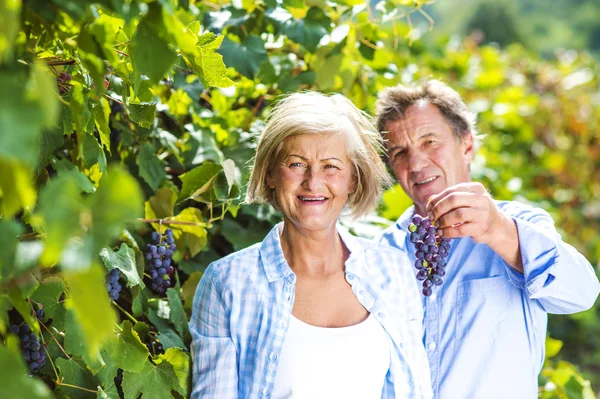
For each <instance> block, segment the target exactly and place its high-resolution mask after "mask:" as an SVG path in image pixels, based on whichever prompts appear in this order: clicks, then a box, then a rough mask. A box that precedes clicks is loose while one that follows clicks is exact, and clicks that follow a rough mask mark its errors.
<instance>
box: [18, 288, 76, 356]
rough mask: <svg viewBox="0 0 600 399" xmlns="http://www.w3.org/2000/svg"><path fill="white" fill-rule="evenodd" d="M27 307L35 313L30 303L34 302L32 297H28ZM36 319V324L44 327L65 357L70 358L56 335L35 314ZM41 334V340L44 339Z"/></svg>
mask: <svg viewBox="0 0 600 399" xmlns="http://www.w3.org/2000/svg"><path fill="white" fill-rule="evenodd" d="M28 302H29V307H30V308H31V310H32V311H33V313H34V314H35V309H34V308H33V305H32V304H31V302H35V301H34V300H33V299H30V300H29V301H28ZM35 304H36V305H38V307H39V303H37V302H35ZM34 317H35V318H36V319H37V321H38V324H39V325H40V326H42V327H44V328H45V329H46V331H48V334H50V336H51V337H52V339H53V340H54V342H56V345H58V347H59V348H60V350H61V351H62V353H63V354H64V355H65V356H66V357H67V359H69V360H71V357H70V356H69V355H68V354H67V351H65V348H63V347H62V346H61V345H60V343H59V342H58V340H57V339H56V337H55V336H54V334H52V331H50V329H49V328H48V327H46V325H45V324H44V322H43V321H41V320H40V319H38V318H37V316H34ZM40 335H41V336H42V342H43V339H44V336H43V335H42V334H40Z"/></svg>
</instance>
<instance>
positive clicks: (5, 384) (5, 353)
mask: <svg viewBox="0 0 600 399" xmlns="http://www.w3.org/2000/svg"><path fill="white" fill-rule="evenodd" d="M0 380H1V381H2V395H3V396H5V397H7V398H27V399H52V398H53V395H52V392H51V391H50V389H48V387H47V386H46V384H44V383H43V382H42V380H40V379H37V378H31V377H30V376H29V373H28V370H27V369H26V367H25V364H24V363H23V356H22V355H21V353H20V352H19V350H18V349H17V348H10V347H8V346H0Z"/></svg>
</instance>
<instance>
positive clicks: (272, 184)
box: [266, 171, 275, 190]
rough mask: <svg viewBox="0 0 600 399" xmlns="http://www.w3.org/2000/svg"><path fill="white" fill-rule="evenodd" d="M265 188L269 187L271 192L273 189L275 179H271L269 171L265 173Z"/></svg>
mask: <svg viewBox="0 0 600 399" xmlns="http://www.w3.org/2000/svg"><path fill="white" fill-rule="evenodd" d="M266 179H267V186H269V188H270V189H271V190H272V189H274V188H275V179H273V176H272V175H271V171H268V172H267V176H266Z"/></svg>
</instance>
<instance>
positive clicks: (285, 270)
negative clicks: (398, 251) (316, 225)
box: [260, 222, 364, 282]
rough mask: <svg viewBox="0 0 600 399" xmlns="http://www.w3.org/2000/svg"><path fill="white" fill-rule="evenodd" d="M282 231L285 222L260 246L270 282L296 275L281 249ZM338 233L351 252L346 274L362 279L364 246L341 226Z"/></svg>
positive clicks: (276, 227)
mask: <svg viewBox="0 0 600 399" xmlns="http://www.w3.org/2000/svg"><path fill="white" fill-rule="evenodd" d="M282 230H283V222H280V223H278V224H277V225H275V227H273V228H272V229H271V231H270V232H269V234H267V236H266V237H265V239H264V240H263V242H262V244H261V246H260V258H261V263H262V266H263V269H264V271H265V274H266V275H267V280H268V281H269V282H273V281H276V280H280V279H282V278H285V277H287V276H289V275H293V274H294V272H293V271H292V269H291V268H290V265H289V264H288V263H287V260H286V259H285V256H284V254H283V249H282V248H281V241H280V235H281V231H282ZM337 232H338V234H339V235H340V237H341V239H342V242H343V243H344V245H345V246H346V248H348V251H349V252H350V256H349V257H348V260H346V273H352V274H354V275H355V276H357V277H358V278H362V273H361V270H362V267H360V266H361V265H362V264H363V262H362V260H363V259H364V250H363V247H362V245H360V242H358V240H357V239H356V237H354V236H353V235H351V234H350V233H349V232H348V231H346V230H344V229H343V228H341V227H340V226H337Z"/></svg>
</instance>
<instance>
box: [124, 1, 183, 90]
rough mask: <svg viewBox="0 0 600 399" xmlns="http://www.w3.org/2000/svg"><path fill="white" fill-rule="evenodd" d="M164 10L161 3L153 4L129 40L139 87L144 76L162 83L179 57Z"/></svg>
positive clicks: (153, 81) (154, 82)
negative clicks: (166, 23) (172, 42)
mask: <svg viewBox="0 0 600 399" xmlns="http://www.w3.org/2000/svg"><path fill="white" fill-rule="evenodd" d="M164 12H165V11H164V10H163V8H162V7H160V6H159V5H158V4H157V3H152V4H150V6H149V11H148V13H147V14H146V15H145V16H144V17H143V18H142V20H141V21H140V23H139V25H138V26H137V29H136V31H135V33H134V35H133V37H132V38H131V41H130V42H129V54H130V56H131V64H132V66H133V73H134V76H135V81H136V87H139V82H141V80H142V78H141V76H142V75H145V76H147V77H148V79H150V82H151V83H152V84H156V83H158V82H159V81H160V80H161V79H162V78H163V76H165V75H166V73H167V72H168V71H169V69H171V67H172V66H173V64H175V61H176V60H177V53H176V52H175V51H174V50H173V49H172V48H171V46H170V44H169V34H168V32H167V31H168V28H167V27H166V26H165V18H164V17H163V13H164ZM136 91H137V89H136Z"/></svg>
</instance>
